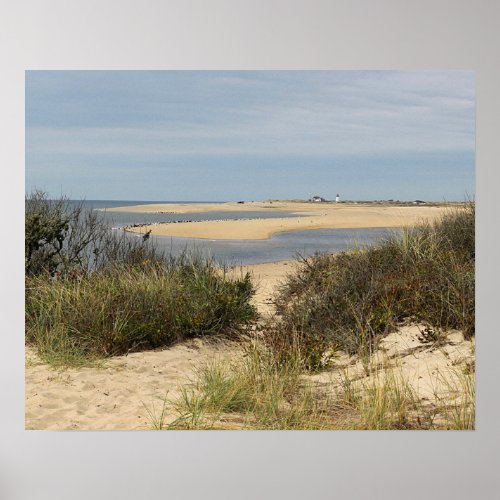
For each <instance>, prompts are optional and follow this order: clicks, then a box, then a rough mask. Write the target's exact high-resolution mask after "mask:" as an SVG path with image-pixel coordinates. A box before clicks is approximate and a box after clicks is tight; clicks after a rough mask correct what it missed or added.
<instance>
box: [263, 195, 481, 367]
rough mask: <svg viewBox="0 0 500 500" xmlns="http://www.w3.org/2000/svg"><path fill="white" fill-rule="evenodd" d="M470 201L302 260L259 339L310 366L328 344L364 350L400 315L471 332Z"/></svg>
mask: <svg viewBox="0 0 500 500" xmlns="http://www.w3.org/2000/svg"><path fill="white" fill-rule="evenodd" d="M474 215H475V210H474V204H472V203H471V204H467V205H466V206H465V207H464V208H462V209H456V210H454V211H450V212H448V213H447V214H446V215H444V216H443V217H442V219H441V220H440V221H438V222H436V223H433V224H430V223H424V224H422V225H420V226H418V227H414V228H409V229H404V230H403V232H402V233H401V234H394V235H392V236H391V237H389V238H387V239H386V240H385V241H383V242H381V243H380V244H378V245H374V246H371V247H368V248H366V249H360V250H356V251H353V252H343V253H340V254H337V255H326V254H318V255H315V256H313V257H311V258H308V259H303V260H302V265H301V267H300V268H299V270H298V272H297V273H296V274H295V275H293V276H291V277H289V278H288V281H287V282H286V283H285V284H284V285H283V287H282V289H281V290H280V293H279V295H278V297H277V298H276V306H277V310H278V313H279V314H280V318H279V320H278V321H277V322H276V324H275V325H274V326H271V330H270V333H269V335H268V336H267V342H268V343H269V344H270V345H271V346H273V348H274V349H275V351H276V353H277V356H278V357H283V358H284V359H286V357H287V356H288V355H289V353H290V352H291V351H296V350H297V349H300V350H301V352H302V356H303V358H304V362H305V365H306V367H309V368H318V367H320V366H321V364H322V363H324V356H325V354H326V353H327V352H328V350H329V349H332V348H339V349H343V350H346V351H347V352H349V353H367V352H370V351H371V350H372V349H373V348H375V346H376V342H377V339H378V338H379V337H380V336H381V335H384V334H386V333H388V332H389V331H391V330H392V329H394V328H395V326H396V325H397V324H398V323H400V322H402V321H406V320H415V321H420V322H424V323H428V324H429V325H432V326H434V327H438V328H443V329H448V328H458V329H461V330H462V331H463V332H464V335H465V337H466V338H470V337H471V336H473V335H474V322H475V307H474V289H475V279H474V259H475V249H474V246H475V237H474Z"/></svg>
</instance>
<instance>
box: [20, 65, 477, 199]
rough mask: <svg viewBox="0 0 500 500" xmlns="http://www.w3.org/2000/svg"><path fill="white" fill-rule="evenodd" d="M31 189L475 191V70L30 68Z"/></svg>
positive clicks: (54, 192)
mask: <svg viewBox="0 0 500 500" xmlns="http://www.w3.org/2000/svg"><path fill="white" fill-rule="evenodd" d="M25 90H26V191H27V192H30V191H32V190H33V189H43V190H45V191H47V192H48V193H49V195H50V196H53V197H57V196H59V195H61V194H62V195H66V196H69V197H70V198H72V199H88V200H92V199H100V200H144V201H146V200H155V201H180V200H183V201H231V200H238V201H239V200H245V201H252V200H256V201H257V200H266V199H306V198H310V197H311V196H313V195H319V196H323V197H324V198H327V199H333V198H334V197H335V195H336V194H339V195H340V197H341V199H346V200H381V199H394V200H396V199H397V200H414V199H421V200H435V201H443V200H444V201H463V200H464V199H466V198H473V197H474V193H475V185H474V177H475V176H474V164H475V82H474V73H473V72H470V71H27V72H26V89H25Z"/></svg>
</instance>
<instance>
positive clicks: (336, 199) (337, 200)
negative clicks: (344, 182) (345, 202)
mask: <svg viewBox="0 0 500 500" xmlns="http://www.w3.org/2000/svg"><path fill="white" fill-rule="evenodd" d="M335 203H340V196H339V194H338V193H337V196H335Z"/></svg>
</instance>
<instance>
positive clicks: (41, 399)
mask: <svg viewBox="0 0 500 500" xmlns="http://www.w3.org/2000/svg"><path fill="white" fill-rule="evenodd" d="M294 265H296V264H295V263H294V261H283V262H277V263H268V264H257V265H253V266H245V267H244V268H243V272H246V271H249V272H251V273H252V275H253V277H254V279H255V281H256V283H258V286H259V288H258V291H257V294H256V295H255V297H254V299H253V300H254V303H255V304H256V306H257V307H258V309H259V311H260V313H261V314H263V315H264V316H265V315H269V314H272V312H273V308H272V304H271V296H272V294H273V291H274V290H275V289H276V287H277V286H278V285H279V283H280V282H281V281H282V280H283V279H284V278H285V277H286V275H287V274H288V273H290V272H291V271H292V270H293V267H294ZM235 272H240V269H239V268H238V269H236V270H235ZM420 332H421V327H419V326H418V325H414V326H407V327H403V328H402V329H401V330H399V331H397V332H394V333H392V334H390V335H388V336H387V337H386V338H384V339H383V341H382V342H381V345H380V350H379V351H378V352H377V353H375V355H374V356H373V360H372V362H373V363H374V364H377V363H384V364H387V363H390V364H391V366H394V367H396V368H397V370H398V373H400V374H401V376H404V377H405V378H406V379H407V380H409V381H410V382H411V384H412V386H413V387H414V389H415V391H416V393H417V395H418V397H419V399H420V401H421V402H422V403H424V404H429V405H433V404H434V403H433V401H435V400H436V397H439V398H455V397H456V395H453V394H449V386H448V385H447V384H444V383H443V376H446V377H447V378H448V379H449V377H450V373H451V376H455V375H453V374H454V373H455V372H454V370H455V371H457V369H462V367H463V366H465V365H466V364H467V363H473V360H474V341H467V340H464V338H463V335H462V334H461V333H460V332H457V331H454V332H450V333H449V335H448V337H447V341H446V343H445V344H444V345H442V346H441V347H439V348H436V347H435V346H432V345H425V344H424V345H423V344H422V343H421V342H420V340H419V335H420ZM241 355H242V344H241V343H237V342H229V341H224V340H213V339H194V340H192V341H188V342H185V343H181V344H177V345H174V346H172V347H170V348H167V349H163V350H157V351H144V352H138V353H132V354H129V355H127V356H117V357H114V358H111V359H109V360H107V361H106V362H105V363H104V364H103V366H101V367H85V368H68V369H61V370H58V369H54V368H52V367H50V366H49V365H47V364H45V363H43V362H41V361H40V359H39V358H38V357H37V355H36V353H35V352H34V351H33V350H32V349H31V348H27V350H26V379H25V427H26V429H69V430H78V429H88V430H111V429H122V430H125V429H127V430H141V429H143V430H145V429H151V428H152V420H151V418H152V417H151V415H152V414H153V415H156V416H158V415H159V414H160V413H161V411H162V400H163V399H164V398H165V397H168V398H169V399H170V398H175V397H177V396H179V388H180V387H181V386H182V385H183V384H189V383H190V382H191V381H192V380H193V378H194V377H195V375H196V371H197V369H198V368H200V367H201V366H203V365H204V364H205V363H207V362H210V361H212V360H214V359H215V360H225V359H227V360H228V361H234V360H235V359H237V358H238V356H241ZM457 367H458V368H457ZM346 370H347V371H348V372H349V374H350V376H353V377H354V378H355V379H358V380H359V381H360V382H361V381H363V382H364V383H371V380H372V378H373V381H375V380H379V377H380V376H381V375H380V373H379V372H374V373H373V374H372V375H370V377H372V378H370V377H366V375H364V372H363V370H364V365H363V362H362V361H361V360H360V359H359V358H358V357H356V356H348V355H346V354H341V355H340V356H339V357H338V358H337V359H336V362H335V365H334V366H333V367H332V368H331V369H330V370H328V371H325V372H322V373H320V374H317V375H307V376H305V377H307V378H308V379H309V380H310V381H311V382H314V383H315V384H319V385H321V386H324V385H328V387H330V389H331V390H335V388H336V387H339V384H340V379H341V376H342V374H343V373H345V372H346ZM165 418H166V421H169V420H173V419H174V418H175V415H174V414H167V415H166V416H165ZM225 425H226V424H225ZM226 427H227V428H235V427H234V426H231V423H229V422H228V423H227V425H226Z"/></svg>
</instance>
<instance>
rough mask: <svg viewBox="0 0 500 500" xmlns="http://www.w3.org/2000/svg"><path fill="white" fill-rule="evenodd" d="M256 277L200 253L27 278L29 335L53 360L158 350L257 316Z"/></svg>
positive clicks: (82, 360)
mask: <svg viewBox="0 0 500 500" xmlns="http://www.w3.org/2000/svg"><path fill="white" fill-rule="evenodd" d="M252 294H253V288H252V284H251V282H250V277H249V275H248V274H247V275H246V276H244V277H242V278H240V279H230V278H229V277H228V276H227V275H226V273H225V271H224V269H223V270H220V269H218V268H216V267H215V266H214V265H213V264H212V263H211V262H210V261H204V260H202V259H200V258H196V257H193V258H188V257H187V256H183V257H180V258H170V259H169V260H168V261H165V262H164V263H159V262H142V263H141V264H126V265H125V264H124V265H121V266H118V265H115V266H114V267H113V268H110V269H107V270H101V271H95V272H93V273H90V274H88V275H80V276H75V277H72V278H70V277H66V278H65V279H58V280H51V279H49V278H47V277H46V276H29V277H27V278H26V340H27V342H28V343H31V344H34V345H35V346H36V347H37V349H38V352H39V353H40V355H41V356H42V358H43V359H45V360H46V361H49V362H52V363H62V364H78V363H85V362H88V361H89V360H91V359H98V358H102V357H106V356H112V355H117V354H124V353H127V352H130V351H138V350H143V349H152V348H156V347H160V346H166V345H170V344H172V343H174V342H177V341H180V340H183V339H187V338H190V337H195V336H201V335H214V334H219V333H222V332H227V333H229V332H232V333H234V332H236V331H237V330H238V328H239V327H241V326H242V325H243V324H245V323H246V322H248V321H249V320H251V319H253V318H254V316H255V309H254V307H253V306H252V305H250V303H249V300H250V298H251V296H252Z"/></svg>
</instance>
